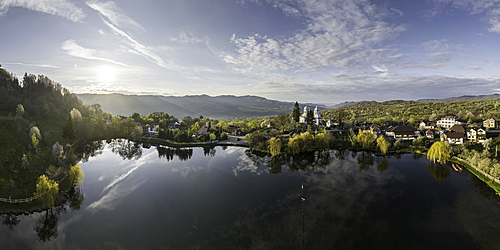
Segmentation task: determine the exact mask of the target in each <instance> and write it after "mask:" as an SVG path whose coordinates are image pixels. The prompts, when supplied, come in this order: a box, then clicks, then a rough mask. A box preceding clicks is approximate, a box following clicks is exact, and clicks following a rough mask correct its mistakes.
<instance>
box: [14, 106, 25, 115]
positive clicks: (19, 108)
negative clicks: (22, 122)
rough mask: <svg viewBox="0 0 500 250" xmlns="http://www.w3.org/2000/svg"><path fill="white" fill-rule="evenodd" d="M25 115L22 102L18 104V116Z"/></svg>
mask: <svg viewBox="0 0 500 250" xmlns="http://www.w3.org/2000/svg"><path fill="white" fill-rule="evenodd" d="M23 115H24V107H23V105H22V104H19V105H17V108H16V117H21V116H23Z"/></svg>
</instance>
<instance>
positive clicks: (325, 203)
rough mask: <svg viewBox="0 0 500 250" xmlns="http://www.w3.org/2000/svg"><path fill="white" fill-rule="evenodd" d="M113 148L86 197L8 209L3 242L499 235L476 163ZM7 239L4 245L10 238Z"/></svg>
mask: <svg viewBox="0 0 500 250" xmlns="http://www.w3.org/2000/svg"><path fill="white" fill-rule="evenodd" d="M95 148H100V147H98V146H97V147H95ZM119 148H121V149H119ZM139 149H140V151H141V153H140V154H138V153H137V151H138V150H139ZM101 150H102V149H101ZM103 151H104V153H102V155H101V156H99V157H97V158H96V159H90V161H89V162H87V163H85V164H82V168H83V169H85V171H86V175H87V177H86V186H85V187H84V188H83V190H84V191H85V197H84V194H83V192H82V190H80V189H77V188H75V189H73V190H72V192H68V194H67V196H68V197H67V199H66V200H65V201H64V204H65V205H64V206H63V207H61V206H58V207H56V208H54V209H52V210H47V211H45V212H43V213H41V214H39V215H37V216H33V217H32V218H28V217H26V216H12V215H2V224H3V227H4V228H5V229H4V230H3V231H0V232H2V234H4V235H5V236H4V238H5V237H6V239H7V241H3V242H7V243H11V242H13V241H14V240H13V239H14V238H15V236H16V235H17V234H19V235H20V234H25V233H26V232H25V231H21V230H19V232H18V233H17V234H16V233H14V231H15V230H16V227H18V228H17V229H20V228H26V227H27V225H29V231H30V232H31V234H32V237H33V238H36V240H39V241H41V242H44V241H50V243H51V244H52V245H44V244H48V242H46V243H43V244H42V243H39V244H38V245H36V244H34V245H33V246H34V247H33V248H51V246H56V247H55V248H57V246H65V247H66V248H70V249H99V248H109V247H113V248H116V249H252V248H253V249H298V248H300V249H302V248H303V249H445V248H446V249H447V248H456V249H464V248H468V249H477V248H479V247H481V246H480V245H482V246H483V247H484V248H485V249H489V248H487V247H490V248H491V247H493V246H495V244H496V243H497V242H499V241H500V240H497V239H496V238H492V239H487V238H486V237H484V236H482V235H484V234H485V232H484V230H485V229H483V228H481V227H478V225H480V224H481V223H482V222H484V221H485V219H489V220H490V222H491V225H488V227H487V228H488V230H492V231H493V232H497V231H495V229H497V228H498V227H499V226H496V224H498V225H500V223H499V219H497V217H491V218H490V217H489V215H493V216H496V215H498V214H500V208H499V207H498V206H497V204H495V203H489V201H485V200H483V199H481V198H479V197H487V198H490V199H494V200H495V201H497V200H498V196H496V197H497V198H496V199H495V198H494V197H495V193H494V191H493V192H492V191H491V189H488V187H487V186H485V185H484V183H482V182H481V181H480V180H478V179H477V178H475V176H473V175H470V174H466V176H467V177H468V178H470V180H471V181H472V186H473V187H474V188H476V189H478V190H479V193H480V195H481V196H478V195H477V193H476V192H475V191H474V190H473V189H472V188H471V187H470V181H469V179H468V178H457V177H458V176H460V175H462V174H464V173H468V172H467V171H464V172H463V173H455V172H451V173H450V172H449V168H448V167H444V168H443V167H442V166H438V165H432V166H428V165H427V163H428V161H427V160H426V159H422V158H419V157H417V156H414V155H398V156H397V157H398V158H399V160H398V159H397V158H396V157H392V156H383V157H379V156H375V155H373V154H371V153H369V152H351V151H347V150H331V151H326V152H316V153H310V154H303V155H294V156H291V155H279V156H274V157H271V156H269V155H266V154H259V153H254V152H251V151H250V150H246V149H242V148H235V147H229V148H227V147H226V148H222V147H220V148H217V147H206V148H168V147H164V146H157V145H156V146H155V145H152V146H151V148H150V149H147V148H145V147H141V146H140V145H136V144H133V143H132V144H131V143H125V142H123V141H122V142H115V143H112V144H111V143H110V144H109V150H107V149H104V150H103ZM120 152H122V154H120ZM123 152H126V153H123ZM130 152H132V153H130ZM124 155H125V156H126V157H124ZM137 155H140V157H139V158H137V159H138V160H136V157H137ZM129 156H131V157H129ZM122 159H124V160H122ZM127 159H131V160H127ZM176 159H178V160H176ZM426 166H427V167H428V168H427V169H426ZM446 169H448V177H446V178H449V179H450V180H449V181H446V182H442V183H439V180H438V181H436V180H435V179H434V178H436V176H438V177H439V178H442V177H443V176H445V175H446V174H443V173H440V172H439V171H445V170H446ZM427 172H429V173H431V175H432V177H431V175H429V173H427ZM446 178H445V179H446ZM302 183H304V191H303V193H304V198H305V199H306V200H305V201H304V202H303V204H304V208H303V209H304V210H302V207H301V205H302V201H301V196H302V190H301V184H302ZM481 183H482V184H481ZM429 190H431V191H429ZM469 196H473V199H470V197H469ZM478 198H479V199H478ZM85 200H87V202H85ZM468 200H474V204H469V203H468V202H467V201H468ZM81 208H83V209H81ZM101 208H104V209H101ZM70 209H71V210H79V209H81V210H80V211H78V212H73V213H71V212H69V210H70ZM471 210H475V211H480V212H474V211H471ZM302 211H304V221H302ZM457 213H459V214H457ZM469 214H472V215H473V216H474V219H470V218H469V217H467V216H468V215H469ZM20 221H21V222H20ZM26 221H29V223H28V222H26ZM23 223H24V224H23ZM19 224H21V226H18V225H19ZM303 229H304V231H303ZM0 230H1V228H0ZM12 230H14V231H12ZM6 232H7V233H6ZM35 233H36V234H35ZM443 235H444V236H443ZM486 235H488V236H491V235H493V233H490V234H488V233H486ZM1 237H2V236H0V248H2V246H4V245H2V244H7V243H1V241H2V240H3V238H1ZM89 238H92V241H89V240H88V239H89ZM15 239H17V240H18V241H20V242H22V241H23V240H24V239H23V238H21V237H18V238H15ZM476 239H477V242H482V243H476V242H475V240H476ZM303 240H304V242H305V246H304V247H303ZM428 242H433V245H428ZM483 243H484V244H483ZM478 244H479V245H478ZM15 246H21V244H18V245H15ZM14 248H15V247H14ZM18 248H19V247H18Z"/></svg>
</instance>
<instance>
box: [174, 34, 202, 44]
mask: <svg viewBox="0 0 500 250" xmlns="http://www.w3.org/2000/svg"><path fill="white" fill-rule="evenodd" d="M207 39H208V38H206V37H205V38H198V37H195V36H194V35H193V34H192V33H186V32H184V31H181V32H179V36H178V37H171V38H170V41H171V42H183V43H201V42H206V40H207Z"/></svg>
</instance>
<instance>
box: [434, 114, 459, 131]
mask: <svg viewBox="0 0 500 250" xmlns="http://www.w3.org/2000/svg"><path fill="white" fill-rule="evenodd" d="M455 124H459V125H461V124H462V122H461V121H459V120H458V117H457V116H456V115H451V114H448V115H445V116H443V117H441V120H439V121H437V122H436V125H437V126H439V127H442V128H446V129H449V128H451V127H453V125H455Z"/></svg>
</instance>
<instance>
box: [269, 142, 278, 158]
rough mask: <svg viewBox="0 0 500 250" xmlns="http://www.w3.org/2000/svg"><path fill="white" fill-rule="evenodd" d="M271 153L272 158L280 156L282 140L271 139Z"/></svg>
mask: <svg viewBox="0 0 500 250" xmlns="http://www.w3.org/2000/svg"><path fill="white" fill-rule="evenodd" d="M268 142H269V146H268V148H269V152H270V153H271V155H272V156H276V155H279V154H280V153H281V140H280V139H279V138H278V139H277V138H271V139H269V141H268Z"/></svg>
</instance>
